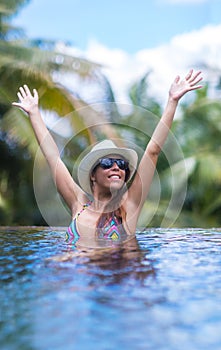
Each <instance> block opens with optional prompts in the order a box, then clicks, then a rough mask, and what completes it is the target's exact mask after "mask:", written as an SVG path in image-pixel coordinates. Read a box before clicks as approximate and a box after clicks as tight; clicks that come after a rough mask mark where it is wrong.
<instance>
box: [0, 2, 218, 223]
mask: <svg viewBox="0 0 221 350" xmlns="http://www.w3.org/2000/svg"><path fill="white" fill-rule="evenodd" d="M27 3H28V1H25V0H23V1H22V0H20V1H18V0H16V1H13V0H8V1H7V2H6V1H3V0H0V52H1V55H0V154H1V162H0V225H45V224H47V223H46V222H45V220H44V218H43V217H42V215H41V213H40V211H39V208H38V206H37V204H36V198H35V194H34V191H33V167H34V161H35V156H36V152H37V147H38V145H37V143H36V141H35V138H34V135H33V131H32V128H31V126H30V123H29V121H28V118H27V117H26V116H25V115H24V113H22V112H21V111H19V110H18V109H15V108H13V107H12V106H11V102H12V101H14V100H15V99H16V92H17V90H18V88H19V86H21V85H23V84H24V83H27V84H28V85H29V86H30V87H31V88H33V87H35V88H37V89H38V92H39V95H40V104H41V106H40V107H41V108H42V110H43V111H45V112H48V111H50V112H51V113H53V114H54V115H56V118H57V119H61V118H63V117H65V116H67V115H68V116H69V122H70V134H71V133H72V132H73V134H74V135H77V137H73V138H71V137H70V136H67V137H66V138H65V137H64V136H61V135H58V134H56V133H55V132H54V131H53V130H52V133H53V136H54V137H55V139H56V141H57V142H58V144H59V145H60V148H61V149H62V148H63V147H64V146H65V148H64V149H63V150H62V155H63V157H64V161H65V162H66V164H67V166H68V168H69V169H70V171H72V168H73V163H74V162H76V163H77V159H78V156H79V155H80V154H81V152H82V151H83V150H84V149H85V148H86V147H87V146H89V145H90V143H92V142H95V141H96V140H99V139H102V137H109V138H117V137H120V138H124V139H125V140H127V141H129V142H131V143H133V144H134V145H137V148H139V149H142V150H143V149H144V148H145V146H146V143H147V142H148V140H149V138H150V136H151V134H152V131H153V130H154V127H155V126H156V123H157V121H158V117H159V116H160V114H161V113H162V107H161V106H160V105H159V103H158V102H157V101H156V100H155V99H154V98H153V97H152V96H150V95H149V83H148V79H149V75H150V74H151V73H150V72H147V74H145V76H144V77H143V78H142V79H140V81H138V82H137V83H135V84H134V85H133V86H132V87H131V89H130V91H129V98H130V100H131V110H130V111H129V113H126V114H125V113H122V112H121V111H120V110H119V108H118V107H119V106H118V104H116V103H115V99H114V93H113V91H112V88H111V85H110V83H109V82H108V80H107V79H106V78H105V76H104V75H103V74H102V73H101V67H100V66H99V65H97V64H95V63H93V62H89V61H87V60H85V59H80V58H78V57H73V56H70V55H68V54H64V53H62V54H61V52H57V51H56V45H55V43H53V42H49V41H47V40H46V39H36V40H34V41H33V40H32V41H31V40H28V39H27V38H26V37H25V34H24V32H23V30H22V29H21V28H14V27H12V26H11V25H10V23H11V18H12V17H13V16H15V15H16V14H17V12H18V11H19V10H20V9H21V7H22V6H25V5H26V4H27ZM55 72H56V73H57V74H58V75H60V74H64V75H66V74H70V76H72V77H76V76H77V77H78V78H79V79H80V80H81V83H82V84H86V85H90V84H93V86H96V89H95V90H96V93H97V101H101V100H102V103H98V105H97V106H93V105H90V104H88V101H87V99H84V98H83V97H82V96H81V95H80V92H79V91H70V90H69V89H67V88H66V87H64V86H62V85H61V84H60V83H58V82H56V80H55V79H54V78H53V77H54V73H55ZM217 74H218V75H219V72H217ZM220 81H221V79H220ZM208 88H209V84H208V85H206V86H205V88H204V89H201V90H199V91H196V92H195V93H194V94H195V95H194V96H195V99H194V100H193V101H191V102H190V103H188V104H182V107H181V109H180V116H179V118H177V119H176V120H175V121H174V123H173V127H172V132H171V135H170V137H169V138H168V140H167V142H166V145H165V147H164V149H163V152H162V154H161V155H160V158H159V162H158V166H157V177H156V179H154V181H153V186H152V188H151V191H150V195H149V196H148V200H147V201H146V203H145V205H144V208H143V211H142V213H141V217H140V221H139V225H140V226H142V227H145V226H161V225H162V226H168V225H170V224H171V222H172V224H173V226H179V227H181V226H187V227H205V226H210V227H211V226H213V227H217V226H220V224H221V215H220V213H221V146H220V140H221V102H220V101H219V100H217V99H211V98H209V97H208ZM217 88H218V89H219V88H220V87H219V86H217ZM97 107H99V108H97ZM156 116H158V117H156ZM177 146H178V148H179V152H178V151H177ZM39 167H41V163H39ZM42 169H43V168H42ZM171 174H173V178H172V176H171ZM158 194H159V195H160V201H158V198H157V195H158ZM183 194H184V195H183ZM171 196H172V197H173V201H172V202H171V203H170V204H171V205H170V206H169V207H168V203H169V201H170V199H171ZM182 196H183V198H181V197H182ZM179 205H180V206H181V209H182V210H181V212H180V213H178V214H179V215H177V208H178V207H179ZM49 207H50V210H53V209H54V206H53V203H51V205H49Z"/></svg>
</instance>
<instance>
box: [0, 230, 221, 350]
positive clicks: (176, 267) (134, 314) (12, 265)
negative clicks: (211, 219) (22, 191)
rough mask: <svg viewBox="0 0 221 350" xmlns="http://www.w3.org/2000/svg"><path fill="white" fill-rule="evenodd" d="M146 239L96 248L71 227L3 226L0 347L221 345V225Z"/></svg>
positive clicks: (102, 349) (201, 349)
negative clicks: (71, 237)
mask: <svg viewBox="0 0 221 350" xmlns="http://www.w3.org/2000/svg"><path fill="white" fill-rule="evenodd" d="M137 241H138V247H137V248H135V247H129V248H128V249H127V251H123V250H120V251H118V252H116V251H115V252H112V253H107V252H106V253H104V254H103V255H102V254H98V253H96V254H95V253H91V254H90V256H88V255H86V253H84V252H81V254H76V252H74V251H73V252H72V251H70V247H69V246H68V244H67V243H66V242H65V230H61V229H60V230H59V229H55V230H52V229H49V228H38V229H37V228H7V229H6V228H2V229H0V312H1V313H0V348H1V350H52V349H53V350H64V349H65V350H73V349H77V350H78V349H79V350H84V349H86V350H95V349H96V350H118V349H128V350H140V349H144V350H148V349H151V350H152V349H153V350H180V349H185V350H196V349H197V350H207V349H208V350H216V349H217V350H218V349H219V350H220V349H221V331H220V330H221V230H219V229H213V230H212V229H210V230H202V229H183V230H174V229H171V230H163V229H156V230H154V229H150V230H148V231H145V232H142V233H141V232H140V233H139V232H138V233H137Z"/></svg>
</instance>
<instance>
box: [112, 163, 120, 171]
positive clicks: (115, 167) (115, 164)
mask: <svg viewBox="0 0 221 350" xmlns="http://www.w3.org/2000/svg"><path fill="white" fill-rule="evenodd" d="M111 169H114V170H115V169H116V170H120V168H119V166H118V165H117V163H116V162H114V164H113V165H112V167H111Z"/></svg>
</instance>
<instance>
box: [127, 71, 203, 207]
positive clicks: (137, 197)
mask: <svg viewBox="0 0 221 350" xmlns="http://www.w3.org/2000/svg"><path fill="white" fill-rule="evenodd" d="M202 79H203V78H202V76H201V72H200V71H198V72H194V71H193V69H191V70H190V71H189V73H188V74H187V75H186V77H185V78H184V79H183V80H181V79H180V76H177V77H176V78H175V80H174V81H173V83H172V85H171V87H170V90H169V97H168V102H167V105H166V108H165V110H164V112H163V114H162V117H161V119H160V121H159V123H158V125H157V127H156V129H155V131H154V133H153V135H152V137H151V140H150V141H149V143H148V145H147V147H146V150H145V152H144V155H143V157H142V159H141V162H140V164H139V167H138V171H137V174H136V176H135V179H134V181H133V183H132V185H131V187H130V189H129V194H130V199H131V201H134V203H136V205H139V206H140V207H142V204H143V203H144V201H145V199H146V196H147V194H148V192H149V188H150V185H151V182H152V179H153V175H154V172H155V168H156V163H157V160H158V156H159V154H160V151H161V149H162V147H163V145H164V143H165V141H166V139H167V136H168V133H169V130H170V128H171V125H172V122H173V119H174V115H175V112H176V108H177V105H178V102H179V100H180V99H181V97H182V96H184V95H185V94H186V93H187V92H188V91H192V90H196V89H200V88H201V87H202V85H199V82H200V81H201V80H202Z"/></svg>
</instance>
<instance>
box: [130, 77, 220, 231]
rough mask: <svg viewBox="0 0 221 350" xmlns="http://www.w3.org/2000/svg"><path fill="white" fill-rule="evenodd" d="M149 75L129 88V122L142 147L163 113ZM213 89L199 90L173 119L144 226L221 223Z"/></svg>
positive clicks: (145, 210)
mask: <svg viewBox="0 0 221 350" xmlns="http://www.w3.org/2000/svg"><path fill="white" fill-rule="evenodd" d="M148 76H149V73H147V74H146V75H145V76H144V77H143V78H142V79H141V80H140V81H139V82H137V84H135V85H134V86H133V87H132V90H131V91H130V92H129V95H130V97H131V100H132V102H133V104H134V108H133V111H132V113H131V114H130V115H129V116H127V117H126V118H125V120H124V121H125V124H127V125H129V126H130V127H129V126H128V130H129V131H127V132H130V133H131V134H132V135H133V138H134V143H135V144H137V145H139V146H140V147H141V148H142V149H144V147H145V145H146V143H147V141H148V138H149V137H150V136H151V134H152V131H153V129H154V127H155V125H156V123H157V121H158V117H157V116H156V115H158V116H159V115H160V114H161V108H160V106H159V105H157V103H156V102H155V101H154V100H153V99H152V98H151V96H149V95H148V81H147V80H148ZM208 87H209V85H207V86H206V87H205V88H204V89H201V90H198V91H196V92H195V99H194V101H193V102H192V103H190V102H189V101H188V104H185V103H183V104H182V108H181V113H180V114H181V116H180V118H179V119H177V120H175V121H174V123H173V127H172V131H171V133H170V135H169V138H168V140H167V142H166V144H165V146H164V149H163V152H162V153H161V155H160V158H159V162H158V165H157V172H156V176H155V178H154V180H153V184H152V187H151V190H150V194H149V196H148V200H147V201H146V202H145V205H144V208H143V210H142V213H141V216H140V220H139V225H140V226H142V227H143V226H144V227H145V226H155V227H156V226H163V227H165V226H171V225H172V226H181V227H183V226H188V227H193V226H195V227H199V226H201V227H205V226H214V227H215V226H220V223H221V220H220V210H221V155H220V154H221V152H220V139H221V127H220V115H221V103H220V101H218V100H215V99H214V100H212V99H211V98H209V97H208ZM150 111H151V112H150ZM152 112H153V113H155V114H156V115H155V114H153V113H152ZM145 130H146V131H147V132H148V134H149V135H146V133H145Z"/></svg>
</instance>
